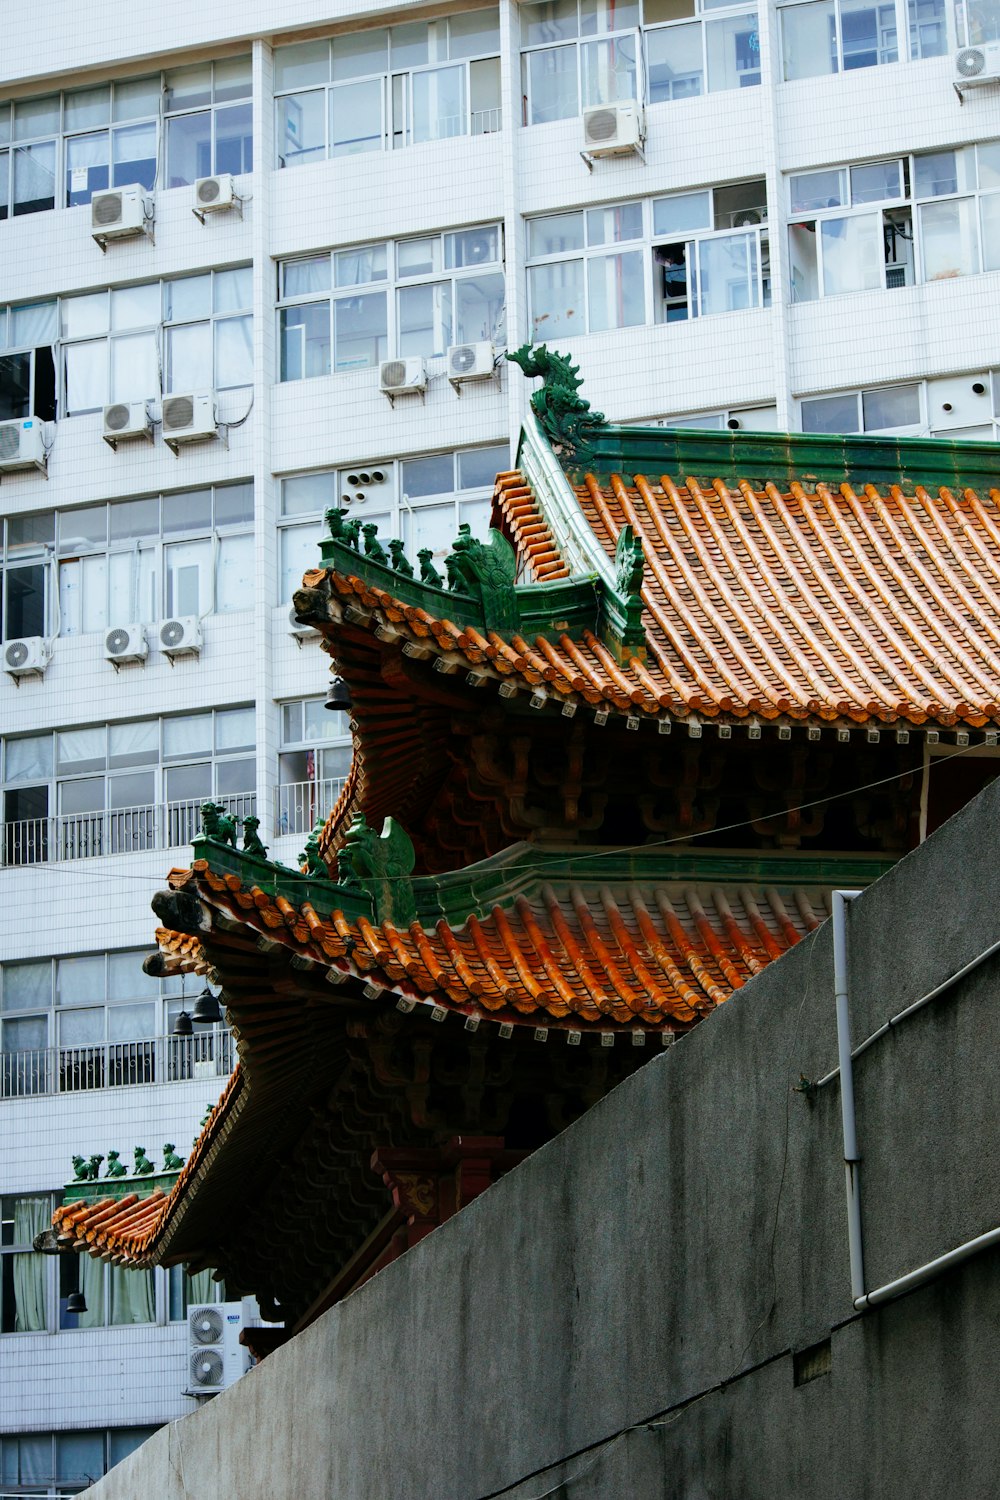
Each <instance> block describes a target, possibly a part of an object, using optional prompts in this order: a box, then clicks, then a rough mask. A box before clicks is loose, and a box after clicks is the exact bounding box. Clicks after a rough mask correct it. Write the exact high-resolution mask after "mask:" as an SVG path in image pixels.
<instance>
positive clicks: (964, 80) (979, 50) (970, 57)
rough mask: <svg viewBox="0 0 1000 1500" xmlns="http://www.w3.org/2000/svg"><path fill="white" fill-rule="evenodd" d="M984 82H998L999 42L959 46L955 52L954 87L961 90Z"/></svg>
mask: <svg viewBox="0 0 1000 1500" xmlns="http://www.w3.org/2000/svg"><path fill="white" fill-rule="evenodd" d="M986 83H1000V42H985V43H984V44H983V45H982V46H981V47H961V48H960V49H959V50H958V52H956V53H955V87H956V88H957V89H958V90H959V92H961V90H962V89H978V88H981V87H982V86H983V84H986Z"/></svg>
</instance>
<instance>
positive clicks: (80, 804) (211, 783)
mask: <svg viewBox="0 0 1000 1500" xmlns="http://www.w3.org/2000/svg"><path fill="white" fill-rule="evenodd" d="M253 743H254V711H253V709H252V708H230V709H215V710H214V711H213V710H208V711H206V712H204V713H197V714H186V715H179V716H178V717H176V718H170V719H133V720H129V721H128V722H126V723H123V724H110V725H98V726H96V727H94V728H91V729H67V730H61V731H58V732H57V733H55V734H42V735H30V736H25V737H24V738H21V739H8V740H6V741H5V743H4V747H3V749H4V760H3V777H4V783H3V785H4V829H3V832H4V843H3V862H4V863H5V864H8V865H23V864H36V863H38V862H39V861H43V860H51V859H86V858H91V857H94V856H97V855H103V854H128V853H132V852H133V851H136V850H142V849H154V848H158V849H164V848H168V849H169V848H175V847H177V846H179V845H182V844H188V843H190V842H191V840H192V838H194V837H195V836H196V835H197V833H198V831H199V828H200V815H199V809H200V806H201V803H202V802H203V801H204V800H205V799H206V798H208V797H211V798H217V799H219V800H221V801H223V802H224V803H225V804H226V806H227V808H228V810H229V811H231V812H235V813H236V814H237V815H238V816H239V817H244V816H245V815H246V814H247V813H251V812H253V811H254V805H255V797H254V788H255V785H256V767H255V762H254V756H253Z"/></svg>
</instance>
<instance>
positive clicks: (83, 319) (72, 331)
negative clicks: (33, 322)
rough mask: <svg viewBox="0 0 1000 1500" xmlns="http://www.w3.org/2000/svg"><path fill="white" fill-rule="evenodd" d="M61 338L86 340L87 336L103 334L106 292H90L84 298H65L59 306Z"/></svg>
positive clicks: (105, 328)
mask: <svg viewBox="0 0 1000 1500" xmlns="http://www.w3.org/2000/svg"><path fill="white" fill-rule="evenodd" d="M60 312H61V315H62V332H63V337H64V338H68V339H78V338H86V337H87V335H88V334H94V333H105V332H106V331H107V327H108V294H107V292H90V293H89V294H88V295H87V296H84V297H65V298H64V299H63V301H62V302H61V304H60Z"/></svg>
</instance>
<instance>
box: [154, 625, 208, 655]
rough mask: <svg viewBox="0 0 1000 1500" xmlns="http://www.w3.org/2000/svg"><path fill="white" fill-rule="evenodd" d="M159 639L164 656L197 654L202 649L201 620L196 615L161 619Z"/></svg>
mask: <svg viewBox="0 0 1000 1500" xmlns="http://www.w3.org/2000/svg"><path fill="white" fill-rule="evenodd" d="M159 641H160V650H161V651H162V652H163V654H164V656H169V657H174V656H197V655H198V652H199V651H200V650H201V621H200V620H199V619H198V618H197V616H195V615H181V616H180V617H179V618H178V619H176V620H161V621H160V625H159Z"/></svg>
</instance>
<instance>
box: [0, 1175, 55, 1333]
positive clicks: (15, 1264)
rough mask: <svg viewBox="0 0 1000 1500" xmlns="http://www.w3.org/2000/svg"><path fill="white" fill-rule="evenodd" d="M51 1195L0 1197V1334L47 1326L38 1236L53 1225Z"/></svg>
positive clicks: (44, 1284) (44, 1286) (41, 1330)
mask: <svg viewBox="0 0 1000 1500" xmlns="http://www.w3.org/2000/svg"><path fill="white" fill-rule="evenodd" d="M52 1209H53V1203H52V1194H51V1193H34V1194H31V1195H28V1196H22V1197H18V1198H10V1197H3V1198H0V1332H2V1333H41V1332H44V1331H45V1329H46V1328H47V1327H48V1297H47V1277H46V1275H45V1263H44V1260H43V1258H42V1256H40V1255H36V1254H35V1252H34V1249H33V1245H32V1242H33V1240H34V1238H35V1235H36V1234H41V1232H42V1230H43V1229H48V1227H49V1225H50V1224H51V1223H52Z"/></svg>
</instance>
